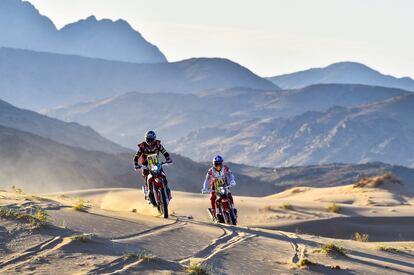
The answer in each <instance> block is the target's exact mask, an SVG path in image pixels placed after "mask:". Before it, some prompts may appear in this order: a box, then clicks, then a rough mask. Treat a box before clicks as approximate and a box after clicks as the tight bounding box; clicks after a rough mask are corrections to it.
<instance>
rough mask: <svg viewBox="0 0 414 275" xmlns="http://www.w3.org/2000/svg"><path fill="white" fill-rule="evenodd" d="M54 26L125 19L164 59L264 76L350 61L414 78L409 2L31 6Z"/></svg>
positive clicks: (48, 0) (234, 0) (159, 1)
mask: <svg viewBox="0 0 414 275" xmlns="http://www.w3.org/2000/svg"><path fill="white" fill-rule="evenodd" d="M30 2H31V3H33V4H34V5H35V6H36V7H37V8H38V9H39V10H40V12H41V13H42V14H44V15H47V16H48V17H50V18H51V19H52V20H53V21H54V22H55V24H56V25H57V27H59V28H61V27H62V26H63V25H65V24H67V23H69V22H73V21H77V20H79V19H82V18H85V17H87V16H89V15H92V14H93V15H95V16H96V17H97V18H98V19H100V18H111V19H118V18H123V19H125V20H127V21H128V22H129V23H130V24H131V25H132V26H133V27H134V28H135V29H136V30H138V31H139V32H141V34H142V35H143V36H144V37H145V38H146V39H147V40H149V41H150V42H151V43H153V44H155V45H157V46H158V47H159V48H160V49H161V51H162V52H163V53H164V54H165V55H166V56H167V58H168V60H170V61H176V60H181V59H185V58H190V57H200V56H206V57H213V56H214V57H216V56H217V57H226V58H229V59H232V60H234V61H236V62H238V63H240V64H242V65H244V66H246V67H248V68H249V69H251V70H252V71H254V72H256V73H258V74H260V75H262V76H271V75H276V74H281V73H287V72H293V71H296V70H301V69H307V68H309V67H319V66H325V65H328V64H330V63H333V62H337V61H344V60H351V61H359V62H362V63H365V64H367V65H369V66H371V67H374V68H376V69H378V70H380V71H382V72H384V73H387V74H393V75H396V76H411V77H414V1H413V0H254V1H253V0H251V1H245V0H209V1H199V0H31V1H30Z"/></svg>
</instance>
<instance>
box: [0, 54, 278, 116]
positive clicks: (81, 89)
mask: <svg viewBox="0 0 414 275" xmlns="http://www.w3.org/2000/svg"><path fill="white" fill-rule="evenodd" d="M0 64H2V66H0V79H1V81H0V98H1V99H3V100H6V101H7V102H10V103H12V104H14V105H17V106H19V107H24V108H29V109H36V110H38V109H41V108H48V107H49V108H50V107H55V106H58V105H63V104H65V105H66V104H73V103H79V102H82V101H91V100H97V99H102V98H104V97H110V96H114V95H118V94H123V93H126V92H131V91H137V92H149V93H155V92H165V93H169V92H176V93H194V92H197V91H200V90H206V89H214V88H230V87H235V86H237V87H249V88H257V89H272V90H278V88H277V87H276V85H274V84H273V83H272V82H270V81H268V80H266V79H264V78H261V77H259V76H257V75H256V74H254V73H253V72H251V71H250V70H248V69H247V68H245V67H243V66H241V65H240V64H237V63H235V62H232V61H230V60H228V59H222V58H191V59H187V60H183V61H178V62H171V63H153V64H149V63H146V64H143V63H141V64H138V63H128V62H120V61H108V60H103V59H96V58H87V57H80V56H75V55H64V54H53V53H45V52H36V51H28V50H20V49H11V48H1V47H0Z"/></svg>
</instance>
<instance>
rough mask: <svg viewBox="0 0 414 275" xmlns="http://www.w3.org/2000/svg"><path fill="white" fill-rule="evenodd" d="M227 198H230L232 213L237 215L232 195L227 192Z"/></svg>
mask: <svg viewBox="0 0 414 275" xmlns="http://www.w3.org/2000/svg"><path fill="white" fill-rule="evenodd" d="M228 196H229V199H230V202H231V204H232V205H233V208H234V213H235V214H236V216H237V209H236V207H235V206H234V200H233V195H232V194H231V193H230V192H229V195H228Z"/></svg>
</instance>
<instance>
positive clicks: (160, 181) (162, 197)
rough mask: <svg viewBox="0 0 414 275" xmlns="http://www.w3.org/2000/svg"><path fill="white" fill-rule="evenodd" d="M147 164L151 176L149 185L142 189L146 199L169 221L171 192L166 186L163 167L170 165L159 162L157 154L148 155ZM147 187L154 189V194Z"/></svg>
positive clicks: (148, 179)
mask: <svg viewBox="0 0 414 275" xmlns="http://www.w3.org/2000/svg"><path fill="white" fill-rule="evenodd" d="M147 162H148V165H147V167H148V170H149V175H148V176H147V185H146V186H143V188H142V189H143V192H144V195H145V198H146V199H147V200H149V201H150V202H151V203H152V204H153V205H154V206H156V207H157V210H158V212H159V213H160V214H161V215H163V216H164V218H165V219H167V218H168V204H169V202H170V199H169V198H170V194H169V192H170V191H169V189H168V187H167V185H166V180H167V179H166V177H165V174H164V172H163V170H162V167H163V166H164V165H168V164H169V163H165V162H159V159H158V155H157V154H153V155H148V156H147ZM147 187H148V188H150V189H152V193H151V192H149V190H148V189H147Z"/></svg>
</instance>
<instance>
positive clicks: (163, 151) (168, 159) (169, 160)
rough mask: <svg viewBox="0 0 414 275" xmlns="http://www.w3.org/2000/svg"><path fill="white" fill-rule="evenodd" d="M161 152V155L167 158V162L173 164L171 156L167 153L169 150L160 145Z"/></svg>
mask: <svg viewBox="0 0 414 275" xmlns="http://www.w3.org/2000/svg"><path fill="white" fill-rule="evenodd" d="M160 152H161V154H163V156H164V157H165V159H166V161H167V162H172V159H171V157H170V154H169V153H168V152H167V150H165V148H164V146H162V144H160Z"/></svg>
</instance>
